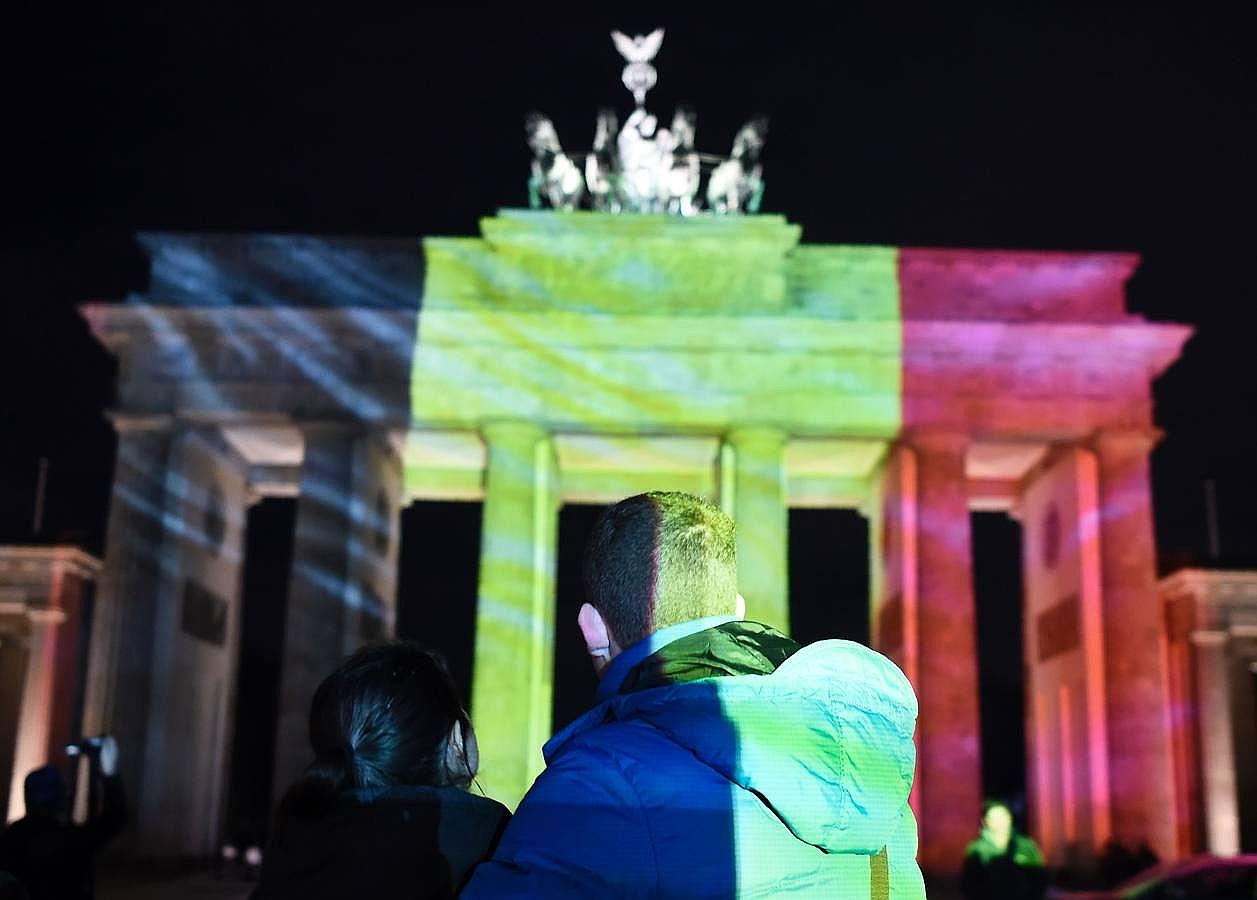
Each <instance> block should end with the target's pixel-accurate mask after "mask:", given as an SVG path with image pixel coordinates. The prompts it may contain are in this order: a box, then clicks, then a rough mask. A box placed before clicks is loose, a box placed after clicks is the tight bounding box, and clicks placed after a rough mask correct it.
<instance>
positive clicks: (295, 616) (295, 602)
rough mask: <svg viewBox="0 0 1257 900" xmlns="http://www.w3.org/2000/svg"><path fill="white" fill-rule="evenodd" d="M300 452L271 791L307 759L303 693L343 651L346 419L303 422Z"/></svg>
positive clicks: (348, 495) (280, 788) (349, 481)
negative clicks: (342, 421) (299, 482)
mask: <svg viewBox="0 0 1257 900" xmlns="http://www.w3.org/2000/svg"><path fill="white" fill-rule="evenodd" d="M302 431H303V434H304V438H305V456H304V458H303V459H302V463H301V486H300V496H299V497H298V499H297V521H296V525H295V527H294V531H293V551H292V570H291V574H290V576H289V582H288V609H287V612H286V614H285V617H284V656H283V664H282V665H283V671H282V674H281V677H280V694H279V720H278V723H277V727H276V733H275V776H274V782H273V784H274V791H275V796H276V797H277V798H278V797H281V796H283V793H284V791H285V790H287V789H288V787H289V785H291V784H292V782H293V781H294V780H295V779H296V778H297V777H298V776H299V775H300V774H301V772H302V770H303V769H304V768H305V766H306V765H307V764H308V763H309V762H310V759H311V751H310V746H309V737H308V722H309V712H310V699H311V698H312V697H313V696H314V691H315V688H317V687H318V685H319V682H321V681H322V680H323V679H324V678H325V677H327V675H328V674H330V673H331V671H332V670H333V669H334V668H335V667H336V664H337V663H338V661H339V660H340V658H341V656H342V654H343V651H344V644H343V641H344V631H345V628H346V622H347V620H348V618H349V615H350V613H349V612H348V611H347V610H346V603H347V599H348V593H349V580H350V574H351V550H350V541H349V539H348V538H349V535H351V534H352V533H353V531H354V528H353V515H352V506H353V505H354V451H355V445H356V444H357V442H358V440H359V437H360V433H359V430H358V428H357V427H355V426H354V425H352V424H349V423H311V424H306V425H303V426H302Z"/></svg>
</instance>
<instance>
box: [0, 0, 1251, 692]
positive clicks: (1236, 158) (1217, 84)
mask: <svg viewBox="0 0 1257 900" xmlns="http://www.w3.org/2000/svg"><path fill="white" fill-rule="evenodd" d="M882 6H883V7H887V9H886V10H885V11H883V12H878V13H866V12H840V13H830V14H828V15H827V17H825V18H809V17H803V16H797V15H788V14H787V13H786V12H785V11H784V6H782V7H777V8H774V7H772V6H769V5H762V4H761V5H756V6H755V7H752V8H748V11H746V12H737V13H733V12H730V11H729V10H730V9H731V8H732V7H726V8H725V10H724V11H719V10H718V9H715V8H713V10H712V11H709V12H708V13H707V14H705V15H702V16H697V15H695V16H693V17H692V18H686V19H678V17H677V14H676V13H675V11H673V12H671V13H666V12H661V13H660V14H658V15H650V14H647V12H646V11H645V7H642V6H637V5H634V7H632V8H634V9H638V10H642V11H643V14H642V15H629V16H622V17H611V18H596V17H584V18H571V17H566V16H561V15H559V14H557V13H552V12H550V11H548V10H546V9H543V8H541V7H537V6H533V5H529V6H519V7H518V8H517V9H518V11H517V12H514V13H511V14H506V15H503V14H500V13H499V12H497V11H495V10H493V9H491V8H489V7H485V6H482V5H474V6H472V5H467V6H466V9H467V12H466V13H457V14H455V13H450V14H446V13H442V14H434V13H433V12H432V11H431V9H430V8H428V7H429V5H427V4H413V5H411V6H410V7H409V8H406V9H402V10H400V11H397V10H392V11H390V12H389V13H388V14H387V15H383V14H376V13H373V12H372V11H370V10H368V9H367V8H366V7H365V6H361V5H352V6H342V7H340V8H339V12H338V13H337V14H331V13H329V12H327V11H326V10H324V9H322V8H320V7H319V6H318V5H317V4H300V5H298V4H284V5H276V4H249V5H247V6H242V7H240V8H231V7H229V6H227V5H225V4H162V5H153V6H152V7H151V8H147V9H145V8H142V7H137V6H135V5H131V6H128V7H126V8H121V9H119V8H117V7H112V8H110V7H105V6H99V7H96V8H86V9H76V10H74V11H73V12H71V11H70V9H69V8H63V7H60V6H48V7H47V8H44V9H41V10H37V11H30V12H26V13H23V14H22V15H24V16H26V17H27V18H26V19H25V20H23V19H20V18H19V19H13V18H11V17H12V15H13V14H12V13H9V14H8V16H7V17H8V18H10V20H9V21H8V22H7V23H6V28H5V31H6V32H7V34H6V35H5V38H6V39H5V44H6V46H5V47H4V48H3V52H2V53H0V57H3V59H4V61H3V63H0V65H3V66H4V69H5V70H4V71H3V73H2V74H3V85H4V88H3V90H4V93H3V94H0V96H2V97H3V101H2V102H3V104H4V111H3V120H2V121H3V128H2V130H0V138H2V139H0V153H2V154H3V155H4V157H5V159H6V163H7V164H6V165H5V166H4V167H3V169H0V179H2V183H3V196H2V197H0V201H2V202H0V212H2V214H3V221H4V238H3V244H2V253H3V255H2V258H0V276H2V279H3V280H2V281H0V285H2V286H3V290H4V294H3V297H2V298H0V370H2V372H3V376H4V377H3V381H0V384H2V385H3V386H4V387H3V388H2V389H0V454H2V456H0V541H3V542H22V541H30V540H31V539H32V537H33V535H32V533H31V510H32V503H33V498H34V494H35V482H36V478H37V472H38V466H39V462H38V461H39V459H40V458H41V457H46V458H48V459H49V463H50V465H49V490H48V506H47V512H46V516H45V521H44V527H43V530H42V533H41V535H39V537H40V539H43V540H62V539H63V540H73V541H78V542H81V543H83V544H84V545H85V546H86V547H88V548H89V549H92V550H99V549H100V547H101V543H102V536H103V527H104V516H105V510H106V504H107V500H108V490H109V473H110V470H111V466H112V452H113V449H112V431H111V429H110V427H109V425H108V424H107V421H106V420H105V419H104V417H103V410H104V409H105V408H106V407H107V406H108V405H109V403H110V400H111V394H112V375H113V369H112V364H111V361H110V360H109V358H108V357H107V356H106V355H105V354H104V352H103V351H102V350H100V349H98V348H96V347H95V346H94V344H93V342H92V340H91V338H90V336H89V335H88V333H87V330H86V327H85V326H84V324H83V323H82V322H81V320H79V319H78V318H77V314H76V313H75V311H74V306H75V304H77V303H81V302H84V301H87V300H91V299H119V298H121V297H123V296H124V295H125V294H126V293H127V292H128V291H130V290H142V289H143V287H144V282H145V276H146V273H145V266H144V259H143V256H142V255H141V254H140V252H139V250H138V248H137V247H136V246H135V245H134V243H133V241H132V235H133V234H134V232H135V231H137V230H141V229H145V230H157V229H170V230H189V231H246V232H257V231H282V232H302V233H325V234H341V235H410V236H416V237H418V236H421V235H434V234H472V233H474V232H475V230H476V223H477V220H478V219H479V217H481V216H484V215H488V214H491V213H492V212H493V211H494V210H496V209H497V208H498V207H502V206H522V205H525V203H526V190H525V185H526V180H527V176H528V163H529V154H528V151H527V148H526V147H525V144H524V133H523V119H524V115H525V114H526V113H527V112H528V111H530V110H532V109H540V110H542V111H544V112H545V113H547V114H548V115H549V116H551V118H552V119H553V120H554V122H555V125H556V127H557V128H558V132H559V136H560V138H561V139H562V140H563V141H564V143H565V145H567V146H569V147H571V148H573V149H583V148H585V147H587V146H588V144H589V142H590V141H591V139H592V135H593V122H594V114H595V112H596V110H597V108H598V107H599V106H603V105H608V104H611V105H615V106H616V107H617V108H618V109H619V111H620V113H621V116H623V115H624V114H626V113H627V112H628V110H629V107H630V103H631V101H630V98H629V95H628V93H627V92H626V91H625V90H624V89H623V87H622V86H621V85H620V83H619V74H620V69H621V67H622V65H623V63H622V61H621V60H620V58H619V56H618V55H617V54H616V52H615V51H614V48H613V47H612V45H611V42H610V40H609V38H608V32H609V31H610V29H611V28H613V27H617V28H620V29H622V30H625V31H628V32H630V33H634V32H644V31H648V30H650V29H651V28H653V27H656V26H657V25H662V26H665V27H666V28H667V36H666V38H665V40H664V43H663V49H662V50H661V52H660V54H659V56H658V57H657V59H656V60H655V65H656V67H657V68H658V70H659V85H658V87H657V88H656V89H655V90H653V91H652V92H651V94H650V95H649V99H648V105H649V107H650V108H651V109H652V110H653V111H654V112H656V113H657V114H659V115H661V116H663V117H670V115H671V112H672V110H673V108H674V106H675V105H676V104H677V103H688V104H691V105H693V106H694V107H695V108H696V109H697V111H698V145H699V149H700V150H703V151H705V152H713V153H726V152H728V149H729V146H730V144H731V141H732V138H733V134H734V132H735V130H736V129H737V127H738V126H739V125H740V124H741V123H742V122H743V121H745V120H746V119H747V118H749V117H750V116H751V115H752V114H753V113H757V112H764V113H767V114H768V115H769V116H770V119H771V125H770V130H769V139H768V143H767V146H766V148H765V152H764V166H765V180H766V184H767V190H766V192H765V196H764V209H765V211H767V212H774V213H783V214H785V215H786V216H787V217H788V218H789V219H790V220H792V221H794V222H798V223H800V224H801V225H802V226H803V233H804V240H805V241H812V242H847V243H886V244H895V245H915V246H962V247H992V248H1038V249H1062V250H1123V251H1136V252H1138V253H1140V254H1141V255H1142V257H1143V260H1144V263H1143V266H1142V268H1141V269H1140V270H1139V272H1138V273H1137V274H1136V276H1135V278H1134V279H1133V281H1132V282H1131V284H1130V289H1129V308H1130V310H1131V311H1132V312H1136V313H1140V314H1142V315H1144V316H1146V317H1148V318H1150V319H1156V320H1172V321H1180V322H1189V323H1192V324H1194V325H1196V326H1197V332H1196V336H1195V337H1194V338H1193V339H1192V340H1191V341H1190V342H1189V343H1188V345H1187V347H1186V349H1185V351H1184V353H1183V357H1182V359H1181V361H1180V362H1178V363H1177V364H1176V365H1175V366H1174V367H1173V368H1172V369H1171V370H1170V371H1169V373H1168V374H1167V375H1166V376H1164V377H1163V378H1162V379H1161V380H1160V382H1159V383H1158V384H1157V385H1156V399H1157V423H1158V425H1159V426H1160V427H1161V428H1163V429H1164V430H1165V431H1166V433H1167V437H1166V439H1165V441H1164V442H1163V443H1162V444H1161V446H1160V447H1159V448H1158V449H1157V451H1156V452H1155V455H1154V459H1153V472H1154V484H1155V500H1156V516H1157V536H1158V543H1159V549H1160V553H1161V567H1162V570H1163V571H1168V570H1171V569H1173V568H1176V567H1178V566H1179V565H1183V564H1205V565H1249V566H1254V565H1257V517H1255V516H1253V515H1252V513H1251V511H1252V510H1253V509H1255V508H1257V475H1255V474H1254V471H1253V461H1254V460H1255V459H1257V414H1255V411H1257V390H1255V389H1254V388H1255V381H1257V379H1255V377H1254V374H1253V372H1254V367H1253V360H1254V357H1255V353H1254V347H1257V297H1255V296H1254V289H1253V286H1252V280H1251V278H1250V276H1249V268H1250V266H1251V259H1252V249H1251V245H1252V242H1253V238H1254V235H1255V231H1257V229H1255V228H1254V224H1253V223H1254V222H1255V221H1257V190H1255V185H1257V179H1254V174H1253V166H1254V162H1255V160H1257V153H1254V149H1255V147H1254V142H1253V139H1252V133H1253V131H1254V128H1253V123H1254V122H1257V101H1255V99H1254V98H1255V97H1257V93H1255V91H1254V88H1255V87H1257V78H1255V77H1254V75H1255V73H1254V68H1255V65H1254V58H1255V57H1254V53H1253V51H1252V34H1253V31H1252V28H1251V25H1250V23H1249V22H1248V21H1247V20H1246V19H1243V18H1241V14H1240V13H1231V12H1219V11H1216V10H1214V11H1199V10H1192V11H1191V12H1177V13H1176V12H1170V11H1157V10H1150V9H1147V8H1144V7H1143V6H1142V5H1130V6H1128V7H1127V8H1123V9H1116V8H1114V9H1096V8H1094V6H1095V5H1094V4H1089V5H1086V6H1085V7H1084V8H1083V9H1081V10H1077V11H1072V12H1062V11H1059V10H1057V9H1054V8H1044V9H1040V10H1036V11H1023V10H1018V11H1011V10H1007V9H1005V10H1002V11H998V12H996V11H992V10H991V9H990V8H987V9H983V10H981V11H964V10H961V9H956V8H951V7H947V8H941V7H940V8H939V9H938V10H937V11H936V12H932V13H923V12H921V11H919V10H915V9H908V8H899V7H890V5H889V4H883V5H882ZM664 9H665V10H666V9H668V8H664ZM672 9H673V10H675V5H674V6H673V7H672ZM1206 480H1212V481H1213V484H1214V486H1215V489H1216V494H1217V497H1218V504H1217V512H1218V523H1219V526H1220V535H1221V541H1220V546H1218V547H1211V546H1210V542H1209V540H1208V528H1207V525H1206V522H1207V518H1206V504H1205V500H1204V497H1205V483H1206ZM835 521H836V520H835ZM831 525H833V526H834V527H839V528H841V527H846V526H845V525H843V524H842V523H841V522H837V524H835V523H832V522H831ZM992 528H994V529H995V530H994V531H992V530H991V529H992ZM999 529H1000V526H999V525H998V523H996V524H994V525H992V524H991V523H986V524H983V525H982V526H981V527H980V528H979V530H978V532H977V539H976V541H975V543H976V544H977V545H978V552H979V553H984V552H986V553H988V555H989V554H990V553H995V552H1002V551H997V550H987V551H984V550H983V548H984V547H987V548H998V547H1002V546H1005V545H1006V544H1007V533H1005V532H1000V530H999ZM1215 551H1216V552H1215ZM1006 568H1007V567H1006ZM1001 572H1004V570H1000V571H997V572H996V573H995V575H994V576H991V575H990V574H989V573H986V574H984V573H983V572H979V578H978V581H979V587H980V591H981V590H987V589H986V588H982V584H983V583H985V582H991V581H992V579H993V584H994V587H993V588H991V590H995V591H996V592H997V593H999V592H1000V591H1005V592H1006V591H1012V592H1013V593H1012V596H1013V597H1015V596H1016V591H1017V590H1018V588H1017V586H1016V585H1015V584H1011V583H1010V582H1009V577H1013V576H1015V565H1014V568H1013V570H1012V576H1007V577H1006V575H1007V573H1005V574H1004V575H1001ZM984 579H985V581H984ZM1001 579H1002V581H1001ZM1001 585H1002V587H1001ZM979 601H980V603H981V602H982V597H981V596H980V598H979ZM984 664H985V663H984ZM1017 677H1019V675H1018V676H1017Z"/></svg>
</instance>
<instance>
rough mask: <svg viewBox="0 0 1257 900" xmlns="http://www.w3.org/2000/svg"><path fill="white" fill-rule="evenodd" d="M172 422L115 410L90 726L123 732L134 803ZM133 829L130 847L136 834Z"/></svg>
mask: <svg viewBox="0 0 1257 900" xmlns="http://www.w3.org/2000/svg"><path fill="white" fill-rule="evenodd" d="M173 426H174V422H173V420H172V419H171V418H170V417H168V416H153V417H133V416H116V417H114V427H115V429H117V432H118V449H117V456H116V458H115V463H114V477H113V488H112V493H111V497H110V501H109V519H108V523H107V525H106V531H105V553H104V560H103V567H102V569H101V576H100V582H99V588H98V591H97V594H96V601H95V608H94V613H93V623H92V635H91V652H90V657H89V662H88V673H87V679H86V681H85V696H84V704H83V732H84V734H100V733H102V732H109V733H111V734H113V735H114V736H115V737H116V738H117V740H118V746H119V748H120V750H121V752H120V754H119V758H118V768H119V774H120V775H121V776H122V779H123V782H124V783H125V784H126V785H127V786H128V790H129V792H130V795H131V801H132V803H133V804H134V803H138V802H139V800H140V795H141V794H142V785H143V783H144V771H143V768H144V747H145V745H146V742H147V735H146V730H147V726H148V714H149V699H150V695H151V688H152V679H153V674H154V673H153V666H152V651H153V621H154V618H155V615H156V609H157V597H158V594H159V592H160V590H161V583H162V577H163V575H162V568H163V565H164V564H165V563H166V562H167V561H168V559H169V552H168V551H169V540H170V536H169V535H168V534H167V528H166V513H167V510H168V506H169V504H170V502H171V498H170V496H168V495H169V493H170V491H169V487H170V485H169V477H168V472H167V467H168V464H169V462H170V455H171V446H172V444H173V436H174V428H173ZM129 832H130V836H129V837H124V839H123V845H122V849H123V850H124V851H125V849H126V845H127V844H128V843H129V842H130V841H131V840H132V839H133V837H134V834H135V832H134V829H129Z"/></svg>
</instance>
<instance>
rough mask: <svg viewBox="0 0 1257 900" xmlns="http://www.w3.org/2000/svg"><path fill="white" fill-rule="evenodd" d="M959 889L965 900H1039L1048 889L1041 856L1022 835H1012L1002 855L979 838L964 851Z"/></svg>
mask: <svg viewBox="0 0 1257 900" xmlns="http://www.w3.org/2000/svg"><path fill="white" fill-rule="evenodd" d="M960 888H961V892H962V893H963V894H964V897H965V900H1041V898H1042V897H1043V895H1044V892H1045V891H1046V890H1047V870H1046V869H1045V868H1044V867H1043V854H1042V853H1040V852H1039V848H1038V846H1037V845H1036V844H1035V842H1034V841H1032V840H1031V839H1030V838H1028V837H1026V836H1025V835H1024V834H1017V833H1015V832H1014V833H1013V836H1012V838H1011V839H1010V840H1009V842H1008V846H1007V847H1006V848H1005V849H1004V850H1003V852H1001V851H1000V850H998V849H996V847H995V845H994V844H993V843H991V841H990V840H988V839H987V838H986V837H985V836H981V837H979V838H978V839H977V840H976V841H973V842H972V843H971V844H969V846H968V847H967V848H966V850H965V865H964V869H963V871H962V872H961V878H960Z"/></svg>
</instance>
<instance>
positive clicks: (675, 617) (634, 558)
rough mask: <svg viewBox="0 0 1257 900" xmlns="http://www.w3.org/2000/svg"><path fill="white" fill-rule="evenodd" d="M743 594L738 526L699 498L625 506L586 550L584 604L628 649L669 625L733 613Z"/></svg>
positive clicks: (664, 496) (638, 500) (601, 525)
mask: <svg viewBox="0 0 1257 900" xmlns="http://www.w3.org/2000/svg"><path fill="white" fill-rule="evenodd" d="M737 595H738V587H737V549H736V541H735V538H734V528H733V520H732V519H731V518H729V516H728V515H726V514H725V513H724V512H722V511H721V510H720V509H719V508H718V507H716V506H713V505H712V504H711V503H709V502H707V501H706V500H704V499H702V498H701V497H695V496H694V495H693V494H684V493H679V492H664V491H652V492H650V493H648V494H638V495H637V496H635V497H629V498H628V499H626V500H621V501H620V502H619V503H617V504H616V505H615V506H613V507H611V508H610V509H608V510H607V511H606V512H605V513H603V515H602V517H601V518H600V519H599V520H598V524H597V525H595V526H594V530H593V533H592V534H591V535H590V537H589V543H588V545H587V546H586V548H585V597H586V599H587V600H588V601H589V603H590V604H591V605H592V606H593V607H594V609H596V610H598V612H599V613H601V614H602V618H603V620H604V621H605V622H606V623H607V627H608V628H609V629H610V631H611V636H612V637H613V638H614V639H615V641H616V643H617V644H619V645H620V646H621V647H629V646H631V645H633V644H635V643H637V642H638V641H640V640H641V639H642V638H644V637H646V636H647V635H650V634H653V633H654V632H656V631H658V630H659V629H661V628H667V627H668V626H669V625H676V624H678V623H680V622H689V621H691V620H692V619H701V618H704V617H705V616H715V615H726V614H732V613H733V612H734V610H735V609H736V608H737Z"/></svg>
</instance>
